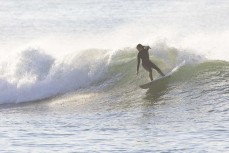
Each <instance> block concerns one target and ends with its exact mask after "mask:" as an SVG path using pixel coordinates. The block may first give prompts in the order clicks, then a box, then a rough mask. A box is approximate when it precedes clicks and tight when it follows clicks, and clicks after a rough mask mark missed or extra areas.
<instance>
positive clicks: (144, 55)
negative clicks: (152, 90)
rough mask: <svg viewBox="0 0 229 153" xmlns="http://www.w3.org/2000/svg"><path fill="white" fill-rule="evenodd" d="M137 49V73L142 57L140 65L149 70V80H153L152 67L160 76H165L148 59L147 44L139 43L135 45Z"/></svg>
mask: <svg viewBox="0 0 229 153" xmlns="http://www.w3.org/2000/svg"><path fill="white" fill-rule="evenodd" d="M136 48H137V50H138V51H139V52H138V56H137V59H138V65H137V75H138V72H139V65H140V59H142V66H143V67H144V69H145V70H147V71H148V72H149V77H150V80H151V81H153V74H152V68H153V69H155V70H157V72H158V73H160V75H161V76H165V75H164V73H162V71H161V70H160V69H159V68H158V67H157V66H156V65H155V64H154V63H153V62H151V61H150V59H149V49H150V47H149V46H143V45H141V44H138V45H137V47H136Z"/></svg>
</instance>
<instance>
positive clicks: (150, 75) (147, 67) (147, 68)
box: [142, 63, 153, 81]
mask: <svg viewBox="0 0 229 153" xmlns="http://www.w3.org/2000/svg"><path fill="white" fill-rule="evenodd" d="M142 66H143V67H144V69H145V70H146V71H148V72H149V77H150V80H151V81H153V73H152V69H151V67H150V65H149V64H148V65H147V64H143V63H142Z"/></svg>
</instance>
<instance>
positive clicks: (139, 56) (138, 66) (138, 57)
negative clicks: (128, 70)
mask: <svg viewBox="0 0 229 153" xmlns="http://www.w3.org/2000/svg"><path fill="white" fill-rule="evenodd" d="M137 58H138V64H137V74H138V72H139V66H140V62H141V61H140V56H139V54H138V57H137Z"/></svg>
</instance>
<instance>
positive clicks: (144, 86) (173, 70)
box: [139, 61, 185, 89]
mask: <svg viewBox="0 0 229 153" xmlns="http://www.w3.org/2000/svg"><path fill="white" fill-rule="evenodd" d="M184 64H185V61H183V62H181V63H180V64H179V65H177V66H176V67H175V68H173V69H172V70H171V71H170V72H168V73H167V74H165V76H163V77H160V78H157V79H155V80H153V81H151V82H149V83H146V84H142V85H140V86H139V87H140V88H142V89H148V88H150V87H151V86H152V85H154V84H156V83H157V82H159V81H162V80H164V79H166V78H168V77H170V76H171V75H172V74H173V73H174V72H176V71H177V70H178V69H179V68H180V67H181V66H183V65H184Z"/></svg>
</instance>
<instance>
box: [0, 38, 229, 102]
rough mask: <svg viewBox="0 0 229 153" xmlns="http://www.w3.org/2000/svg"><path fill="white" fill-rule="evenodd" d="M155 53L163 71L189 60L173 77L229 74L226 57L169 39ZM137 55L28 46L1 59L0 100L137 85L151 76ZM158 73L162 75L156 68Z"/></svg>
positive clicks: (207, 77)
mask: <svg viewBox="0 0 229 153" xmlns="http://www.w3.org/2000/svg"><path fill="white" fill-rule="evenodd" d="M152 52H153V53H152ZM150 54H152V56H151V59H152V61H154V62H155V63H156V64H157V65H158V66H159V67H160V68H161V69H162V70H163V71H164V72H168V71H169V70H171V69H172V68H173V67H175V66H176V65H177V64H179V63H181V62H182V61H184V60H185V61H186V65H185V66H184V67H182V68H181V69H180V70H178V72H176V73H175V74H174V76H173V78H172V79H171V81H173V82H177V81H178V82H180V81H182V80H183V81H188V80H191V82H192V81H193V80H195V79H197V81H202V82H206V81H209V80H210V81H209V82H213V79H214V77H215V76H214V75H216V74H218V75H222V76H221V77H222V78H220V79H219V80H215V81H224V82H225V80H226V77H227V76H228V73H227V72H228V67H229V64H228V63H227V62H222V61H208V60H206V59H205V58H204V57H202V56H199V55H195V54H192V53H190V52H188V51H180V50H178V49H176V48H173V47H168V46H167V45H166V44H164V43H160V44H157V45H154V46H153V47H152V50H150ZM136 55H137V50H136V49H135V48H124V49H120V50H116V51H109V50H101V49H89V50H82V51H78V52H77V53H74V54H68V55H66V56H64V58H55V57H53V56H51V55H48V54H46V53H45V52H44V51H42V50H41V49H33V48H29V49H27V50H24V51H22V52H20V53H19V54H17V55H16V56H15V57H10V59H8V60H7V61H5V62H2V63H1V67H0V89H1V91H2V92H1V93H0V97H1V99H0V103H1V104H3V103H18V102H28V101H35V100H41V99H45V98H50V97H53V96H56V95H59V94H64V93H67V92H72V91H77V90H79V89H80V90H89V91H90V90H103V91H105V92H107V89H110V90H111V89H112V90H114V89H121V88H122V89H123V88H124V89H128V88H136V87H138V85H139V84H142V83H145V82H147V81H148V74H147V73H146V72H145V71H144V70H143V68H140V75H139V76H138V77H136V64H137V63H136ZM154 77H158V74H157V73H156V72H154ZM104 89H106V90H104Z"/></svg>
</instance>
